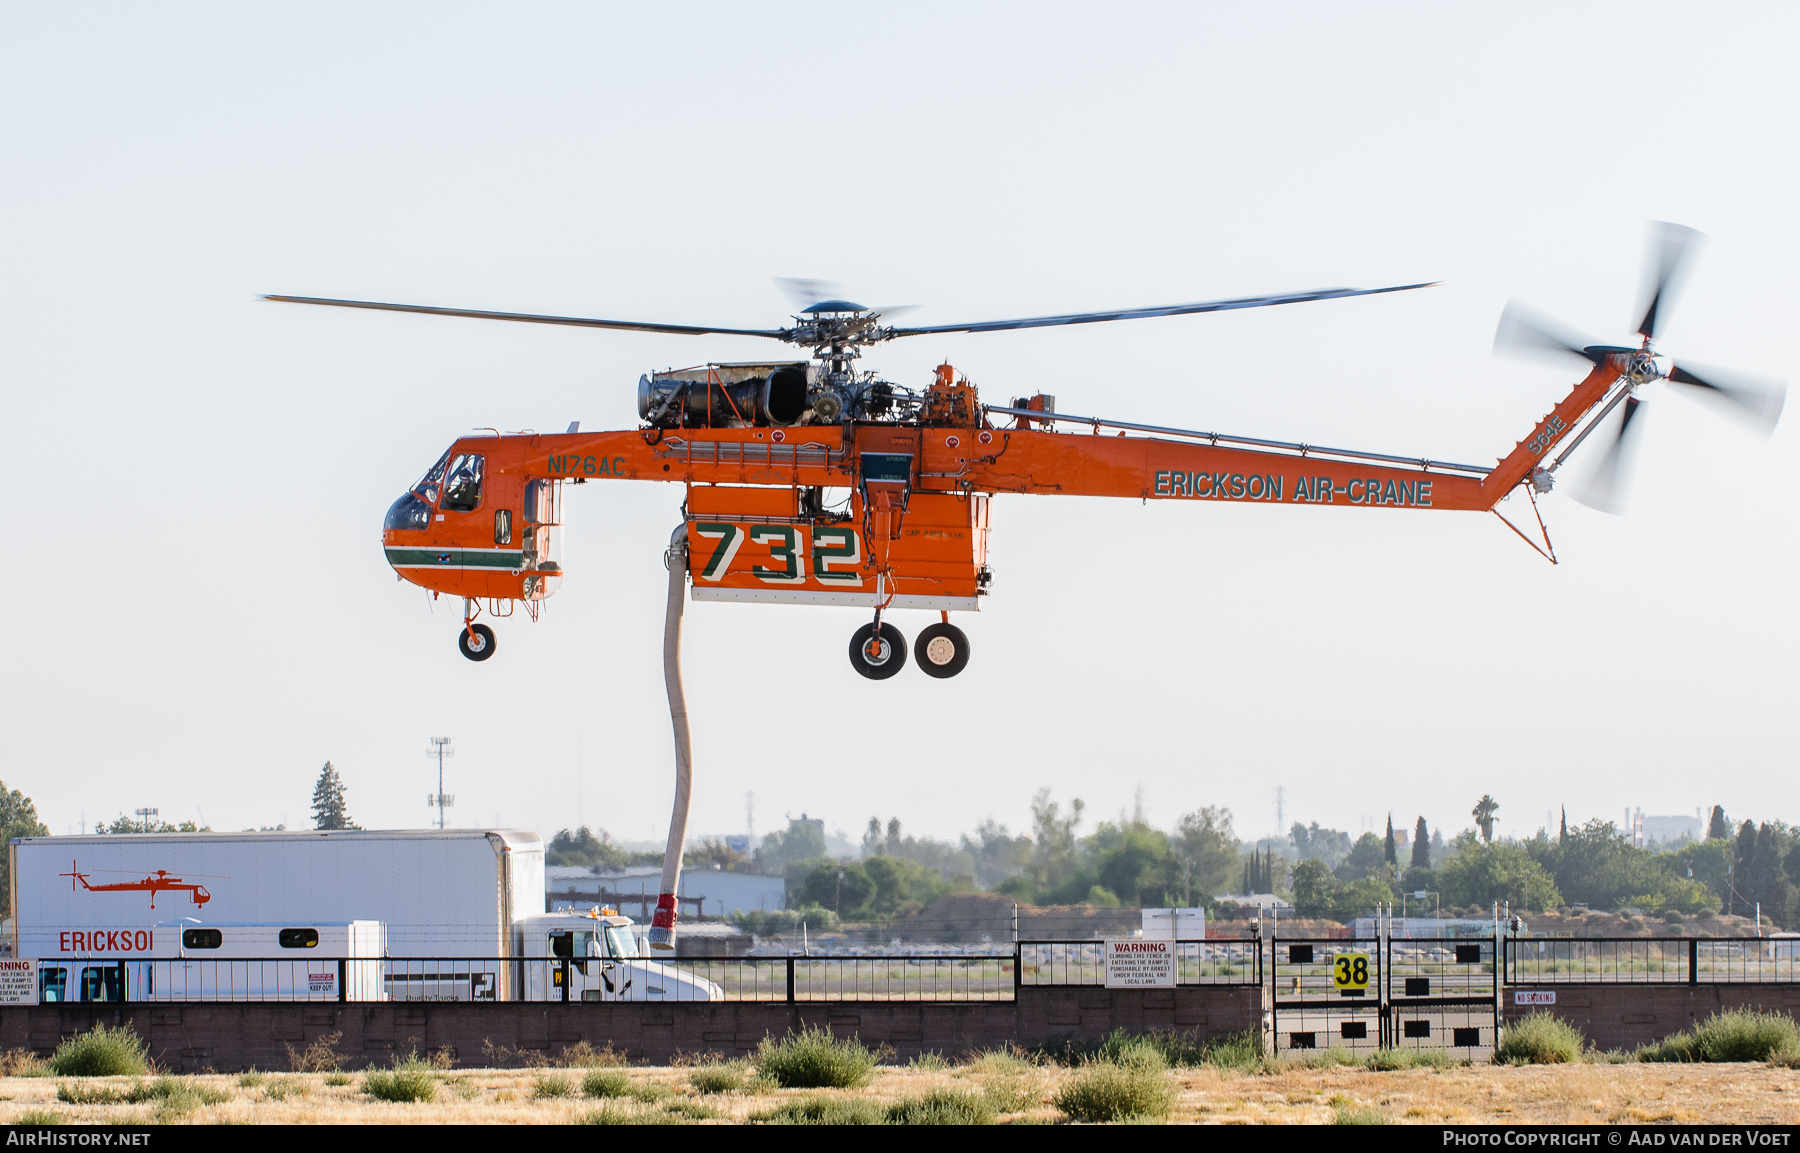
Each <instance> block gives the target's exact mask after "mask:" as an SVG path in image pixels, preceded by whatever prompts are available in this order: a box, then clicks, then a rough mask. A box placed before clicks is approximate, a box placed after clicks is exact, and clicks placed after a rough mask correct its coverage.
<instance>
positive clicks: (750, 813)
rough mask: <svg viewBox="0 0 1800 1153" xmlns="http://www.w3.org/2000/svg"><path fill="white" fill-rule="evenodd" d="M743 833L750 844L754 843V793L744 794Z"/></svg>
mask: <svg viewBox="0 0 1800 1153" xmlns="http://www.w3.org/2000/svg"><path fill="white" fill-rule="evenodd" d="M744 835H745V836H747V837H749V838H750V843H751V845H752V846H754V845H755V844H756V794H755V793H745V794H744Z"/></svg>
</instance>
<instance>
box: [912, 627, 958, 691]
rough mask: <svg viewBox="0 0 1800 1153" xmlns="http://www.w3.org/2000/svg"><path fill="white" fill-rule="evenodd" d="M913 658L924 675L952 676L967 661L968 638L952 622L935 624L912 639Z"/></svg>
mask: <svg viewBox="0 0 1800 1153" xmlns="http://www.w3.org/2000/svg"><path fill="white" fill-rule="evenodd" d="M913 659H914V660H916V661H918V662H919V667H920V668H922V669H924V670H925V675H926V676H932V677H939V678H942V677H953V676H955V675H956V674H957V673H960V672H962V671H963V669H964V668H965V667H966V666H967V665H968V663H969V638H968V637H967V636H966V635H964V633H963V631H962V630H961V629H959V628H957V627H956V626H955V625H953V624H936V625H931V626H930V627H928V628H926V629H924V630H923V631H921V632H920V633H919V636H918V639H917V640H915V641H913Z"/></svg>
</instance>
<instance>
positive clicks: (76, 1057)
mask: <svg viewBox="0 0 1800 1153" xmlns="http://www.w3.org/2000/svg"><path fill="white" fill-rule="evenodd" d="M148 1048H149V1047H148V1045H146V1044H145V1042H144V1039H143V1038H142V1037H140V1036H138V1035H137V1034H136V1033H133V1032H132V1031H131V1027H130V1026H128V1025H127V1026H121V1027H119V1028H117V1029H108V1028H107V1027H106V1026H105V1025H95V1026H94V1027H93V1029H92V1030H90V1031H89V1032H86V1033H77V1034H76V1035H75V1036H73V1037H70V1038H69V1039H68V1040H67V1041H64V1042H63V1043H62V1044H60V1045H58V1046H57V1047H56V1052H54V1053H52V1054H51V1055H50V1071H51V1072H52V1073H54V1074H56V1075H57V1076H58V1077H129V1076H133V1075H137V1074H143V1073H148V1072H149V1071H150V1058H149V1055H148Z"/></svg>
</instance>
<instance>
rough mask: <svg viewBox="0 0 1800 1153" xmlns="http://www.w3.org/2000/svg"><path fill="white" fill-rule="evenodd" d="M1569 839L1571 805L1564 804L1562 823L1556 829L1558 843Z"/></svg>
mask: <svg viewBox="0 0 1800 1153" xmlns="http://www.w3.org/2000/svg"><path fill="white" fill-rule="evenodd" d="M1568 839H1569V806H1567V805H1564V806H1563V809H1562V825H1561V827H1559V828H1558V829H1557V831H1556V841H1557V843H1558V844H1562V843H1563V842H1565V841H1567V840H1568Z"/></svg>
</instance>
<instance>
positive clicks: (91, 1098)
mask: <svg viewBox="0 0 1800 1153" xmlns="http://www.w3.org/2000/svg"><path fill="white" fill-rule="evenodd" d="M121 1096H123V1094H121V1093H120V1092H119V1091H118V1090H117V1089H109V1088H107V1087H106V1086H105V1085H83V1084H81V1083H80V1082H71V1081H64V1082H63V1083H62V1084H60V1085H58V1086H57V1087H56V1099H57V1100H58V1101H61V1102H62V1103H63V1104H65V1105H111V1104H112V1103H113V1102H114V1101H117V1100H119V1099H120V1097H121Z"/></svg>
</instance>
